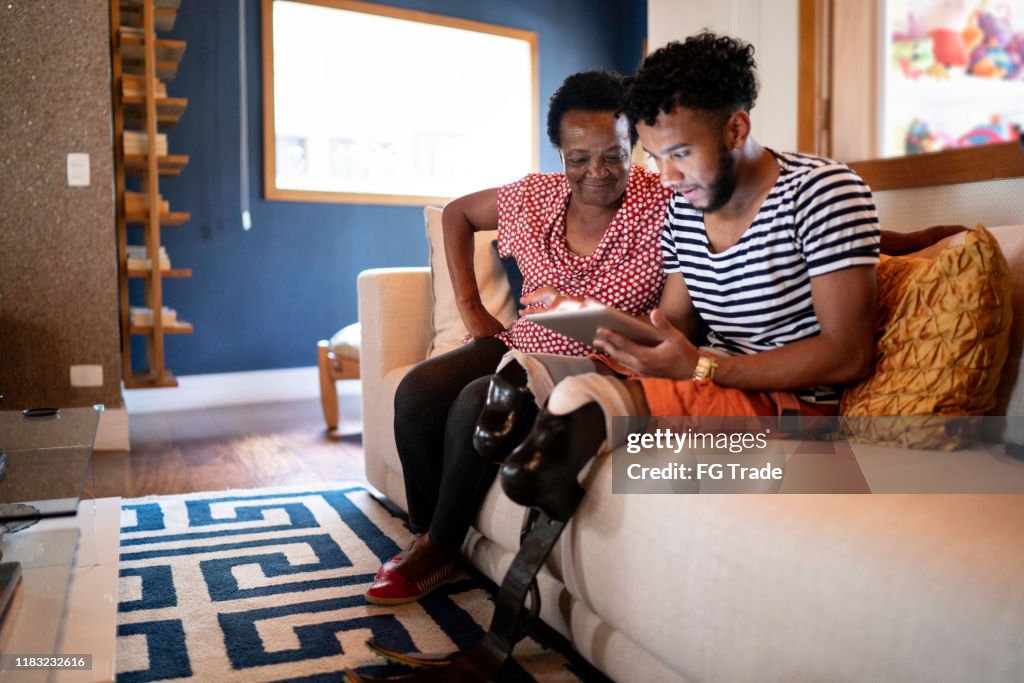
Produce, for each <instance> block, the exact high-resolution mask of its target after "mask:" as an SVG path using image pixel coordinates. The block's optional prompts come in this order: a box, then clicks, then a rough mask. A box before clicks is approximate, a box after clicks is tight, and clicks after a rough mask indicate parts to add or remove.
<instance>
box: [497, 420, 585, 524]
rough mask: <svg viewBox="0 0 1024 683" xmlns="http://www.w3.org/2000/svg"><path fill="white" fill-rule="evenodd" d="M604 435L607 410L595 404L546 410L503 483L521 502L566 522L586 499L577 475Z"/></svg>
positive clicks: (511, 459)
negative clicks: (562, 410) (561, 410)
mask: <svg viewBox="0 0 1024 683" xmlns="http://www.w3.org/2000/svg"><path fill="white" fill-rule="evenodd" d="M604 439H605V427H604V413H602V412H601V409H600V408H599V407H598V405H597V404H596V403H587V404H585V405H584V406H582V407H581V408H578V409H576V410H574V411H573V412H571V413H569V414H568V415H552V414H551V413H549V412H547V411H546V410H545V411H542V412H541V413H540V415H538V416H537V420H536V421H535V422H534V426H533V430H532V431H531V432H530V435H529V436H528V437H526V440H525V441H524V442H523V443H522V444H520V446H519V448H517V449H516V450H514V451H513V452H512V455H510V456H508V458H506V459H505V463H504V464H503V465H502V467H501V472H500V475H499V476H500V478H501V487H502V488H503V489H504V490H505V494H506V495H508V497H509V498H511V499H512V500H514V501H515V502H517V503H519V504H520V505H525V506H526V507H536V508H539V509H540V510H541V511H543V512H544V513H546V514H547V515H548V516H550V517H551V518H553V519H557V520H561V521H563V522H567V521H569V518H570V517H572V514H573V513H574V512H575V511H576V507H577V506H578V505H579V503H580V500H582V499H583V494H584V490H583V487H582V486H580V484H579V482H578V481H577V480H576V477H577V475H579V473H580V471H581V470H582V469H583V467H584V466H585V465H586V464H587V463H588V462H589V461H590V459H591V458H592V457H594V454H595V453H597V449H598V448H600V447H601V443H602V442H603V441H604Z"/></svg>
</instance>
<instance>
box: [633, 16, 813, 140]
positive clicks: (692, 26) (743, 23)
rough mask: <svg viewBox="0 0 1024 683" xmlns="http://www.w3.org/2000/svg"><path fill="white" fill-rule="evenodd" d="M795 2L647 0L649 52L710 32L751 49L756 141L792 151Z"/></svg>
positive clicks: (794, 96) (794, 115)
mask: <svg viewBox="0 0 1024 683" xmlns="http://www.w3.org/2000/svg"><path fill="white" fill-rule="evenodd" d="M797 20H798V15H797V0H728V1H727V0H720V1H719V2H707V0H648V1H647V46H648V47H647V49H648V52H653V51H654V50H655V49H657V48H659V47H661V46H662V45H665V44H666V43H668V42H669V41H672V40H682V39H684V38H685V37H686V36H688V35H692V34H694V33H697V32H699V31H700V30H701V29H703V28H708V29H710V30H712V31H714V32H716V33H724V34H728V35H731V36H735V37H737V38H741V39H743V40H745V41H747V42H749V43H751V44H752V45H753V46H754V49H755V53H754V58H755V59H756V60H757V72H758V78H759V80H760V83H761V89H760V94H759V95H758V97H757V102H756V103H755V105H754V110H753V111H752V112H751V119H752V120H753V126H754V138H755V139H756V140H757V141H758V142H760V143H762V144H764V145H768V146H769V147H772V148H774V149H777V150H780V151H793V150H795V149H796V106H797V105H796V98H797V38H798V34H797Z"/></svg>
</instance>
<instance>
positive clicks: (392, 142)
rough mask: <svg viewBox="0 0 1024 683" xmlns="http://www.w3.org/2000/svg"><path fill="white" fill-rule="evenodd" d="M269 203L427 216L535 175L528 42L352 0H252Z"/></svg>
mask: <svg viewBox="0 0 1024 683" xmlns="http://www.w3.org/2000/svg"><path fill="white" fill-rule="evenodd" d="M263 87H264V112H263V119H264V192H265V195H266V197H267V198H268V199H281V200H293V201H333V202H353V203H371V204H419V205H422V204H428V203H438V202H443V201H445V200H446V199H448V198H451V197H457V196H460V195H462V194H465V193H467V192H472V191H474V190H479V189H483V188H486V187H493V186H497V185H502V184H504V183H508V182H510V181H512V180H515V179H517V178H519V177H521V176H523V175H525V174H526V173H528V172H530V171H531V170H536V169H537V167H538V153H539V142H538V127H539V103H538V88H537V38H536V34H534V33H533V32H530V31H522V30H517V29H510V28H505V27H501V26H495V25H491V24H482V23H478V22H473V21H467V20H462V19H454V18H450V17H442V16H437V15H432V14H426V13H423V12H412V11H406V10H400V9H396V8H392V7H385V6H382V5H373V4H368V3H363V2H353V1H349V0H315V1H314V0H304V1H293V0H263Z"/></svg>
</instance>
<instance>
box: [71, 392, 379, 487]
mask: <svg viewBox="0 0 1024 683" xmlns="http://www.w3.org/2000/svg"><path fill="white" fill-rule="evenodd" d="M340 401H341V416H342V419H341V425H340V426H339V429H338V431H337V432H330V433H328V432H327V431H326V428H325V425H324V420H323V416H322V415H321V412H320V401H319V399H313V400H306V401H291V402H287V403H260V404H254V405H245V406H230V407H223V408H213V409H205V410H194V411H177V412H167V413H150V414H139V415H129V418H128V419H129V434H130V436H129V440H130V444H131V451H130V452H128V453H125V452H123V451H122V452H116V451H111V452H96V453H94V454H93V460H92V469H91V471H90V472H89V475H88V477H87V479H86V485H85V492H84V496H83V497H86V498H92V497H96V498H103V497H107V496H120V497H122V498H137V497H140V496H147V495H151V494H176V493H190V492H194V491H218V490H224V489H251V488H261V487H267V486H286V485H292V484H317V483H323V482H335V481H359V482H364V481H365V477H364V470H363V442H362V434H360V433H359V430H360V429H361V421H360V418H359V412H358V411H359V399H358V397H357V396H342V397H340Z"/></svg>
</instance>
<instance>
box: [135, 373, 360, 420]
mask: <svg viewBox="0 0 1024 683" xmlns="http://www.w3.org/2000/svg"><path fill="white" fill-rule="evenodd" d="M336 386H337V389H338V394H340V395H346V394H358V393H359V390H360V384H359V380H341V381H339V382H337V383H336ZM123 393H124V404H125V407H126V408H127V409H128V413H130V414H132V415H137V414H140V413H160V412H170V411H176V410H196V409H200V408H213V407H217V406H230V405H244V404H247V403H270V402H274V401H300V400H303V399H309V398H319V397H320V379H319V375H318V371H317V368H316V366H315V365H314V366H310V367H304V368H283V369H280V370H255V371H251V372H220V373H214V374H209V375H184V376H180V377H178V386H177V388H174V389H126V390H125V391H124V392H123Z"/></svg>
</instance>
